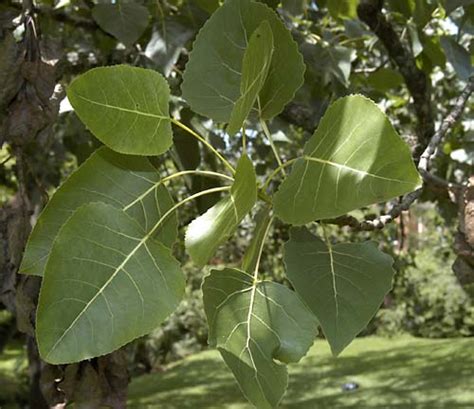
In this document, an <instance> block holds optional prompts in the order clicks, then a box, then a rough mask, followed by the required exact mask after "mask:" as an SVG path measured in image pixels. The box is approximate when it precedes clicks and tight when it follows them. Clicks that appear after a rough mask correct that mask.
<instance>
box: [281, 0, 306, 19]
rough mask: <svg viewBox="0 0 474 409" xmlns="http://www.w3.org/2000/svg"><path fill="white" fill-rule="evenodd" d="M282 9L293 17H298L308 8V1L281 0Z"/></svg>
mask: <svg viewBox="0 0 474 409" xmlns="http://www.w3.org/2000/svg"><path fill="white" fill-rule="evenodd" d="M282 7H283V9H285V10H286V11H287V12H288V13H290V14H292V15H293V16H300V15H302V14H303V13H304V12H305V10H306V8H307V7H308V0H282Z"/></svg>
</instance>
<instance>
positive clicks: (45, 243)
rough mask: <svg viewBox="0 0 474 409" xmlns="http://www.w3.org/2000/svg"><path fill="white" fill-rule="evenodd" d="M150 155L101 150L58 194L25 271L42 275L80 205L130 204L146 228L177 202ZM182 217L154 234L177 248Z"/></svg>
mask: <svg viewBox="0 0 474 409" xmlns="http://www.w3.org/2000/svg"><path fill="white" fill-rule="evenodd" d="M159 183H160V178H159V175H158V172H157V170H156V169H155V168H154V167H153V166H152V165H151V164H150V162H149V161H148V159H146V158H142V157H137V156H130V155H122V154H119V153H116V152H113V151H111V150H110V149H108V148H106V147H102V148H99V149H98V150H97V151H96V152H94V153H93V154H92V155H91V157H90V158H89V159H87V160H86V161H85V162H84V163H83V164H82V165H81V166H80V167H79V168H78V169H77V170H76V171H75V172H74V173H73V174H72V175H71V176H70V177H69V178H68V179H67V180H66V181H65V182H64V183H63V184H62V185H61V186H60V187H59V188H58V190H57V191H56V192H55V193H54V195H53V197H52V198H51V199H50V201H49V202H48V204H47V206H46V207H45V209H44V210H43V212H42V213H41V215H40V217H39V219H38V221H37V223H36V224H35V226H34V228H33V231H32V232H31V234H30V237H29V239H28V243H27V245H26V249H25V253H24V256H23V260H22V263H21V266H20V270H19V272H20V273H22V274H31V275H38V276H42V275H43V274H44V269H45V266H46V262H47V260H48V256H49V254H50V252H51V247H52V246H53V241H54V239H55V237H56V235H57V234H58V232H59V229H60V228H61V226H62V225H63V224H64V223H65V222H66V220H67V219H68V218H69V217H70V216H71V215H72V214H73V213H74V211H75V210H76V209H78V208H79V207H81V206H82V205H84V204H87V203H90V202H103V203H107V204H109V205H111V206H114V207H116V208H119V209H124V208H127V210H126V212H127V214H128V215H130V216H131V217H133V218H134V219H135V220H136V221H137V222H138V223H139V224H140V225H141V226H142V227H143V229H144V230H145V231H148V230H149V229H150V228H151V227H152V226H153V225H154V224H155V223H156V222H157V221H158V220H159V218H160V217H161V216H162V215H163V214H164V213H165V212H166V211H167V210H168V209H169V208H171V206H173V199H172V198H171V196H170V194H169V192H168V190H167V189H166V188H165V187H164V186H163V185H160V184H159ZM177 224H178V222H177V218H176V215H172V216H170V217H169V218H168V219H167V220H166V221H165V223H164V224H163V225H162V226H161V227H160V228H159V229H158V231H157V232H156V234H155V235H154V237H155V238H156V239H157V240H159V241H162V242H163V244H165V246H167V247H171V246H172V245H173V243H174V242H175V240H176V237H177Z"/></svg>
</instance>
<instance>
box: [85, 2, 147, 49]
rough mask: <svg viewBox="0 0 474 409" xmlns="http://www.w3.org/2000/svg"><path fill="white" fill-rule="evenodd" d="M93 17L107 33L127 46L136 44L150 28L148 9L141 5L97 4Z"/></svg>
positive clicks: (93, 10)
mask: <svg viewBox="0 0 474 409" xmlns="http://www.w3.org/2000/svg"><path fill="white" fill-rule="evenodd" d="M92 17H93V18H94V20H95V21H96V22H97V24H98V25H99V26H100V28H102V30H104V31H105V32H107V33H109V34H112V35H113V36H114V37H115V38H117V39H118V40H120V41H122V42H123V43H124V44H126V45H132V44H134V43H135V42H136V41H137V40H138V39H139V38H140V36H141V35H142V34H143V32H144V31H145V29H146V27H147V26H148V19H149V17H150V15H149V13H148V10H147V8H146V7H144V6H142V5H140V4H134V3H123V2H120V3H119V4H97V5H96V6H94V8H93V9H92Z"/></svg>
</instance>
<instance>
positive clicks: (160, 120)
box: [67, 65, 173, 155]
mask: <svg viewBox="0 0 474 409" xmlns="http://www.w3.org/2000/svg"><path fill="white" fill-rule="evenodd" d="M67 96H68V98H69V101H70V102H71V105H72V106H73V107H74V110H75V112H76V114H77V115H78V116H79V118H80V119H81V121H82V122H84V124H85V125H86V126H87V127H88V128H89V129H90V130H91V132H92V133H93V134H94V135H95V136H96V137H97V138H98V139H100V140H101V141H102V142H103V143H104V144H106V145H107V146H108V147H109V148H111V149H113V150H114V151H117V152H120V153H126V154H133V155H160V154H162V153H164V152H166V151H167V150H168V148H169V147H170V146H171V144H172V143H173V135H172V132H171V122H170V117H169V106H168V103H169V98H170V90H169V87H168V83H167V82H166V80H165V79H164V78H163V77H162V76H161V74H159V73H157V72H156V71H152V70H146V69H143V68H137V67H129V66H127V65H116V66H113V67H100V68H94V69H92V70H90V71H87V72H86V73H85V74H82V75H81V76H79V77H77V78H76V79H75V80H74V81H73V82H72V83H71V85H70V86H69V88H68V90H67Z"/></svg>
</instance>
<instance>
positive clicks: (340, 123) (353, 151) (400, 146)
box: [274, 95, 421, 225]
mask: <svg viewBox="0 0 474 409" xmlns="http://www.w3.org/2000/svg"><path fill="white" fill-rule="evenodd" d="M420 186H421V178H420V175H419V174H418V171H417V169H416V167H415V165H414V163H413V160H412V157H411V154H410V150H409V148H408V145H407V144H406V143H405V142H404V141H403V140H402V139H401V138H400V137H399V135H398V134H397V133H396V131H395V130H394V129H393V127H392V125H391V124H390V121H389V120H388V118H387V117H386V116H385V114H384V113H383V112H382V111H381V110H380V109H379V108H378V107H377V106H376V105H375V104H374V103H373V102H372V101H371V100H369V99H367V98H365V97H363V96H360V95H351V96H348V97H345V98H341V99H339V100H338V101H336V102H335V103H334V104H333V105H331V106H330V107H329V108H328V110H327V112H326V114H325V115H324V117H323V118H322V120H321V122H320V124H319V127H318V129H317V130H316V132H315V133H314V135H313V136H312V137H311V138H310V140H309V141H308V143H307V144H306V146H305V148H304V155H303V157H302V158H300V159H298V160H297V161H296V162H295V164H294V166H293V168H292V170H291V173H290V174H289V175H288V177H287V178H286V179H285V180H284V181H283V183H282V184H281V185H280V188H279V190H278V191H277V193H276V194H275V196H274V205H275V213H276V215H277V216H278V217H279V218H281V219H282V220H283V221H285V222H287V223H290V224H293V225H302V224H306V223H309V222H311V221H314V220H321V219H330V218H334V217H337V216H341V215H344V214H346V213H348V212H350V211H352V210H355V209H358V208H360V207H364V206H368V205H371V204H374V203H379V202H384V201H387V200H389V199H393V198H394V197H397V196H400V195H403V194H405V193H408V192H411V191H413V190H415V189H417V188H418V187H420Z"/></svg>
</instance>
